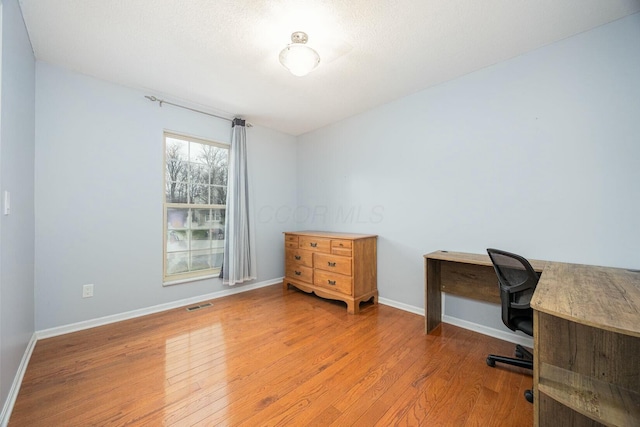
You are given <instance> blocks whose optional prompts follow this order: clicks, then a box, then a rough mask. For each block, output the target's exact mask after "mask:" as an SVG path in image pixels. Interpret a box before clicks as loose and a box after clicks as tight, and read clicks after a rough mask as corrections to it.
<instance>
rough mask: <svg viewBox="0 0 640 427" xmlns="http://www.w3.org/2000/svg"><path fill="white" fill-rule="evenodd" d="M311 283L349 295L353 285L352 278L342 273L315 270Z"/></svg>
mask: <svg viewBox="0 0 640 427" xmlns="http://www.w3.org/2000/svg"><path fill="white" fill-rule="evenodd" d="M313 284H314V285H316V286H319V287H321V288H325V289H331V290H333V291H337V292H341V293H343V294H347V295H351V293H352V291H351V289H352V287H353V279H352V278H351V277H349V276H343V275H342V274H334V273H329V272H328V271H322V270H316V274H315V275H314V278H313Z"/></svg>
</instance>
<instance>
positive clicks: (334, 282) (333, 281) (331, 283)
mask: <svg viewBox="0 0 640 427" xmlns="http://www.w3.org/2000/svg"><path fill="white" fill-rule="evenodd" d="M327 282H328V283H329V284H330V285H331V286H335V285H336V281H335V280H327Z"/></svg>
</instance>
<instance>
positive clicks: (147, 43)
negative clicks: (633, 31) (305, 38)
mask: <svg viewBox="0 0 640 427" xmlns="http://www.w3.org/2000/svg"><path fill="white" fill-rule="evenodd" d="M20 5H21V7H22V11H23V15H24V19H25V23H26V26H27V30H28V32H29V35H30V37H31V42H32V44H33V49H34V53H35V56H36V58H37V59H38V60H42V61H46V62H49V63H53V64H58V65H60V66H63V67H65V68H68V69H71V70H74V71H78V72H80V73H83V74H87V75H90V76H95V77H98V78H101V79H104V80H108V81H112V82H115V83H119V84H123V85H126V86H130V87H135V88H140V89H144V90H145V91H147V92H148V94H149V95H156V96H158V97H163V98H165V99H166V100H168V101H173V102H176V101H178V102H180V101H182V102H187V103H189V104H190V105H191V106H199V107H201V108H203V109H206V110H207V111H210V112H214V113H222V114H224V115H227V116H233V115H236V114H237V115H241V116H243V117H245V118H247V119H248V120H249V121H250V122H252V123H254V124H256V125H261V126H265V127H269V128H272V129H276V130H279V131H282V132H285V133H289V134H292V135H299V134H302V133H305V132H308V131H311V130H314V129H317V128H320V127H322V126H325V125H327V124H330V123H333V122H335V121H338V120H340V119H343V118H346V117H349V116H352V115H354V114H357V113H360V112H362V111H365V110H368V109H371V108H373V107H375V106H378V105H380V104H383V103H386V102H389V101H392V100H394V99H397V98H400V97H402V96H405V95H408V94H411V93H414V92H417V91H419V90H421V89H424V88H427V87H430V86H433V85H436V84H438V83H441V82H444V81H447V80H451V79H453V78H455V77H458V76H461V75H464V74H467V73H470V72H473V71H475V70H478V69H480V68H483V67H486V66H488V65H491V64H495V63H497V62H500V61H504V60H506V59H508V58H512V57H514V56H517V55H519V54H522V53H524V52H527V51H530V50H533V49H536V48H538V47H541V46H544V45H546V44H549V43H552V42H554V41H557V40H561V39H563V38H566V37H569V36H571V35H574V34H577V33H580V32H582V31H586V30H589V29H591V28H594V27H596V26H599V25H602V24H605V23H607V22H611V21H613V20H616V19H619V18H621V17H623V16H626V15H629V14H632V13H635V12H638V11H640V0H481V1H479V0H298V1H289V0H188V1H187V0H106V1H105V0H46V1H43V0H20ZM298 30H302V31H305V32H307V33H308V35H309V43H308V44H309V45H310V46H312V47H314V48H315V49H316V50H317V51H318V53H319V54H320V56H321V57H322V61H321V63H320V66H319V67H318V68H317V69H316V70H315V71H313V72H312V73H311V74H309V75H308V76H306V77H295V76H293V75H291V74H289V72H288V71H286V70H285V69H284V68H283V67H282V66H281V65H280V64H279V62H278V54H279V52H280V50H281V49H282V48H283V47H284V46H285V45H286V44H287V43H288V42H289V39H290V36H291V33H292V32H294V31H298Z"/></svg>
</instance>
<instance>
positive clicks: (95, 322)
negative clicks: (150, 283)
mask: <svg viewBox="0 0 640 427" xmlns="http://www.w3.org/2000/svg"><path fill="white" fill-rule="evenodd" d="M283 279H284V278H283V277H279V278H276V279H270V280H265V281H263V282H259V283H253V284H251V285H245V286H236V287H230V288H229V289H224V290H221V291H217V292H213V293H210V294H205V295H199V296H196V297H192V298H186V299H182V300H177V301H172V302H168V303H166V304H159V305H154V306H152V307H146V308H141V309H138V310H133V311H127V312H125V313H119V314H113V315H111V316H105V317H99V318H97V319H90V320H85V321H82V322H78V323H72V324H69V325H63V326H57V327H55V328H50V329H43V330H41V331H36V335H37V338H38V339H44V338H51V337H56V336H58V335H64V334H69V333H71V332H77V331H82V330H85V329H90V328H95V327H96V326H103V325H108V324H110V323H116V322H121V321H123V320H128V319H133V318H136V317H141V316H146V315H148V314H153V313H159V312H161V311H166V310H171V309H174V308H179V307H184V306H187V305H191V304H195V303H198V302H202V301H205V300H210V299H217V298H222V297H226V296H229V295H234V294H239V293H242V292H247V291H251V290H254V289H258V288H264V287H266V286H271V285H275V284H276V283H282V280H283Z"/></svg>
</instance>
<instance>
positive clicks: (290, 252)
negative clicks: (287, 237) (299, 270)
mask: <svg viewBox="0 0 640 427" xmlns="http://www.w3.org/2000/svg"><path fill="white" fill-rule="evenodd" d="M285 262H286V265H304V266H306V267H313V252H311V251H303V250H302V249H298V248H295V249H292V248H286V250H285Z"/></svg>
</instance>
